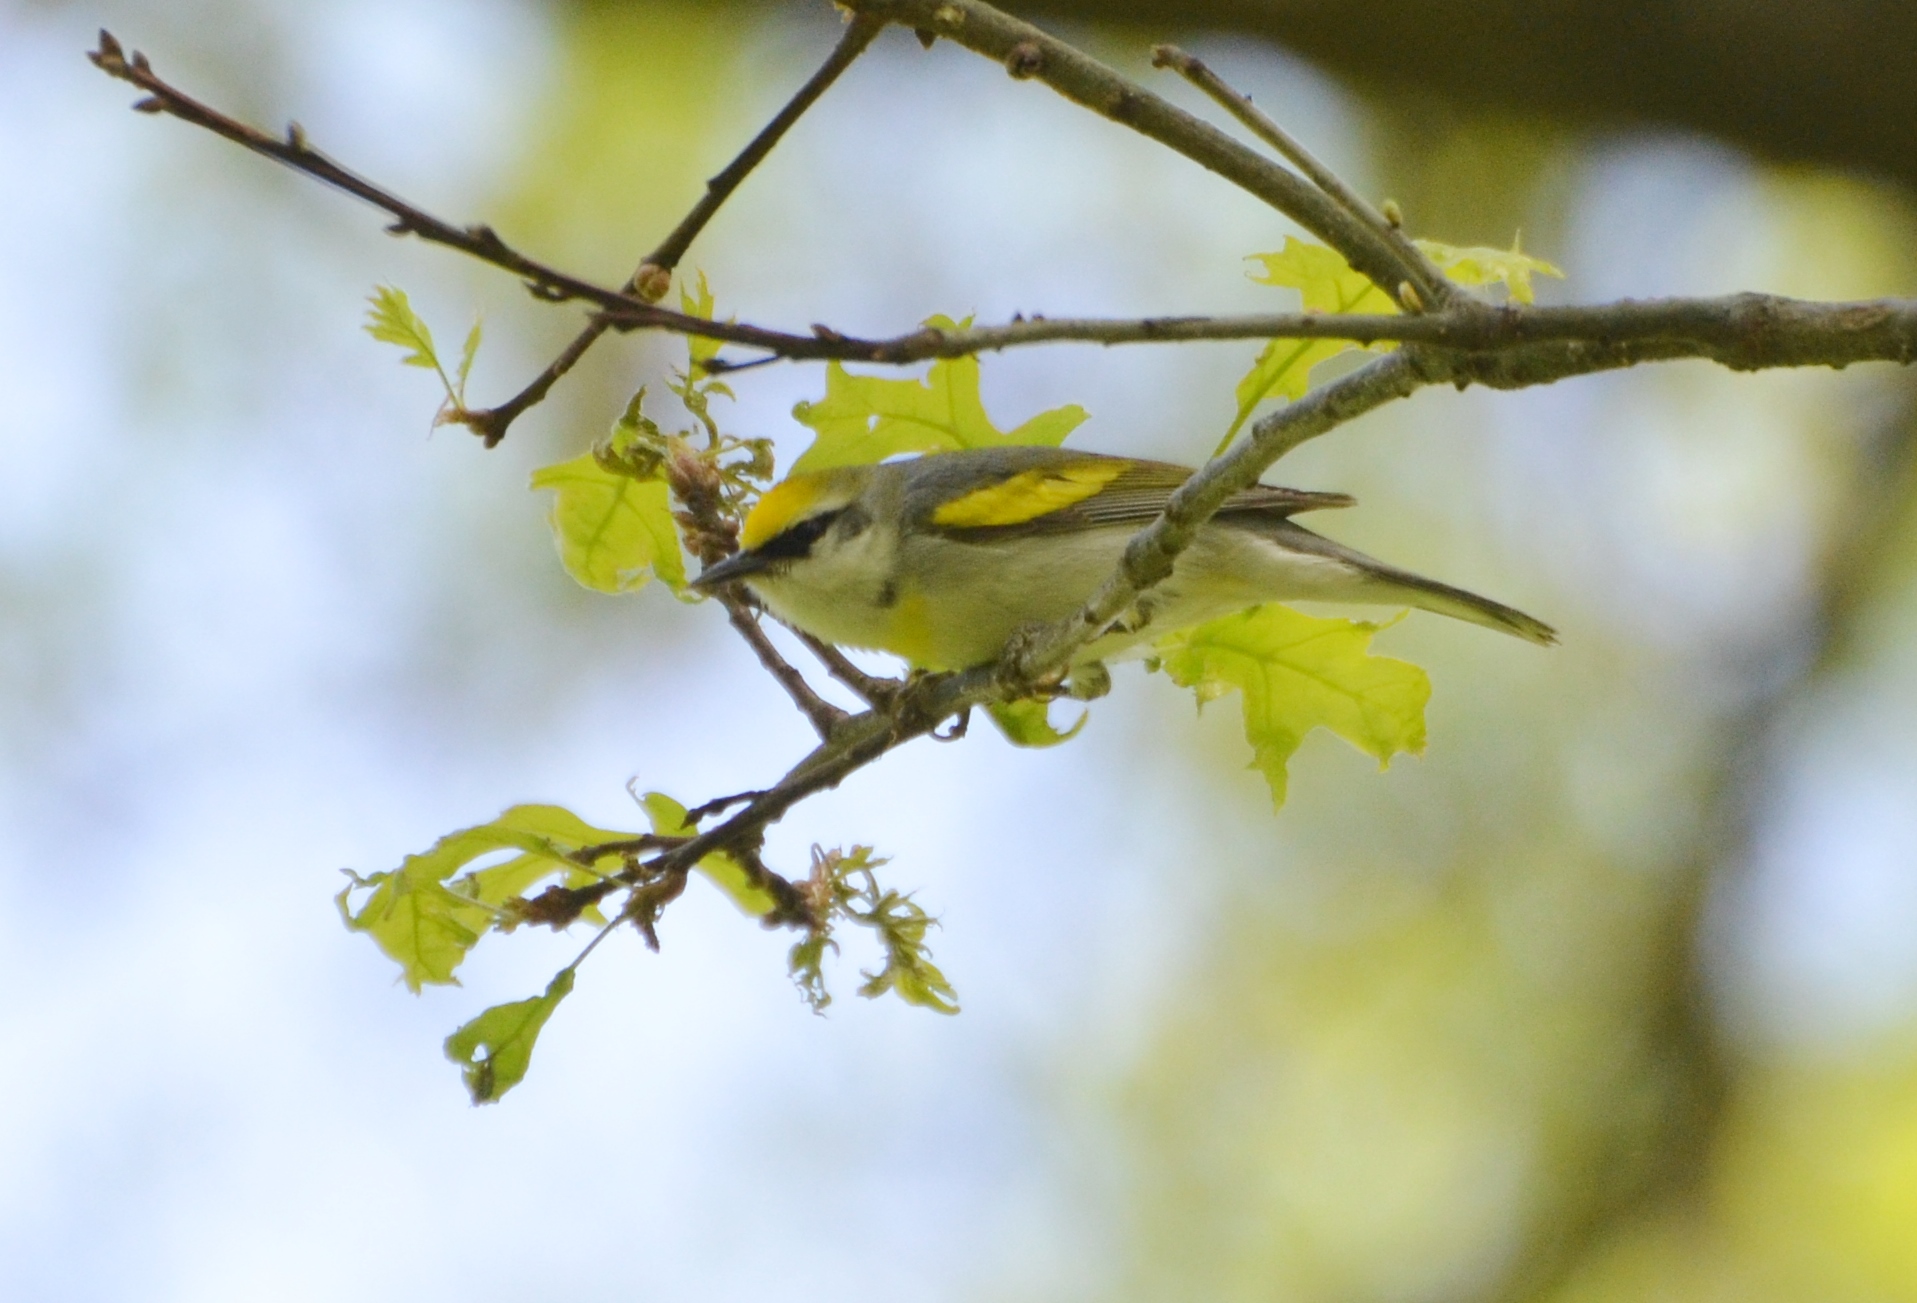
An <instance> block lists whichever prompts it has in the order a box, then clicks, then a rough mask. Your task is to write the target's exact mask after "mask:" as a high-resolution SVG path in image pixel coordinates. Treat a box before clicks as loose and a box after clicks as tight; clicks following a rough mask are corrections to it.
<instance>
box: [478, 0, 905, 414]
mask: <svg viewBox="0 0 1917 1303" xmlns="http://www.w3.org/2000/svg"><path fill="white" fill-rule="evenodd" d="M884 28H885V23H884V22H883V21H881V20H879V19H875V18H867V17H864V16H862V15H861V16H856V17H854V18H853V20H852V23H851V25H850V26H849V27H847V28H846V31H845V35H844V36H842V37H840V38H839V43H838V45H837V46H835V47H834V48H833V50H832V53H831V54H830V55H829V56H827V58H826V61H825V62H824V63H823V64H821V65H820V67H819V70H818V71H817V72H815V73H813V74H812V76H811V77H809V78H807V80H806V83H805V85H803V86H801V87H799V89H798V90H797V92H795V93H794V94H793V96H792V98H791V99H790V100H787V101H786V103H785V107H783V108H781V109H780V110H779V111H778V113H776V114H774V115H773V118H772V120H771V121H770V122H768V123H766V125H765V126H764V127H763V128H761V129H760V131H759V134H758V135H756V136H754V137H753V138H752V140H751V141H750V142H749V143H748V144H747V145H746V147H745V148H744V149H743V150H741V151H739V156H738V157H737V158H735V159H733V160H732V162H730V163H728V164H727V165H726V166H725V168H724V169H723V170H722V171H720V172H719V174H718V175H717V176H714V177H713V178H712V179H711V180H709V181H707V182H706V190H705V193H704V194H703V195H701V196H700V197H699V202H698V203H696V204H694V205H693V207H692V211H691V212H689V213H687V214H686V215H685V217H684V218H683V219H682V220H681V221H680V223H679V225H677V226H676V227H674V228H673V229H672V233H671V234H669V235H667V236H666V238H665V239H664V240H662V241H660V243H659V247H658V248H656V249H654V250H653V251H652V252H651V253H649V254H647V255H646V256H645V258H644V259H642V260H641V261H640V263H639V266H638V267H637V268H636V269H635V270H634V271H633V273H632V277H631V279H629V280H628V281H627V282H626V284H625V291H626V292H627V293H628V294H637V295H639V296H640V297H642V298H645V299H647V300H648V301H653V302H656V301H657V300H658V299H659V298H660V297H661V296H663V295H664V293H665V291H666V286H667V284H668V283H669V282H670V281H671V272H672V270H673V269H674V268H676V267H677V266H678V265H679V260H680V259H681V258H683V257H685V254H686V250H687V249H689V248H691V247H692V242H693V241H694V240H696V239H697V238H698V237H699V233H700V232H701V231H703V230H705V228H706V224H707V223H708V222H710V221H711V220H712V219H713V217H714V216H715V215H716V214H717V213H718V211H719V209H720V207H721V206H722V205H724V203H725V201H726V200H727V199H729V198H731V197H732V192H733V191H735V190H737V189H738V188H739V186H740V185H741V184H742V183H743V182H744V181H745V179H746V177H747V176H749V175H750V174H751V172H752V169H753V168H755V167H757V166H758V165H759V164H760V163H761V162H763V161H764V159H765V157H766V155H768V154H770V153H771V152H772V149H773V147H774V146H775V145H777V144H778V143H779V141H780V140H781V139H783V138H784V136H785V133H786V132H787V131H789V130H791V128H792V125H793V123H795V122H797V121H798V120H799V118H800V117H801V116H802V115H803V114H804V113H805V111H806V110H807V109H809V108H811V107H812V106H813V104H815V103H817V102H818V99H819V97H820V96H821V95H824V94H825V92H826V91H827V90H828V89H829V88H830V87H831V85H832V83H833V82H835V81H837V80H838V79H839V74H840V73H842V72H844V71H845V70H846V69H847V68H849V67H851V66H852V62H853V60H855V59H857V58H858V57H859V56H860V55H861V54H863V53H865V51H866V48H867V47H868V46H870V45H871V44H872V41H873V39H874V38H875V37H877V36H878V34H879V33H880V32H881V31H883V30H884ZM611 324H612V323H611V322H610V321H609V320H608V319H607V318H605V317H595V318H594V319H593V320H592V321H591V322H590V323H588V324H587V326H586V328H585V329H584V330H582V331H580V332H579V334H578V335H576V336H575V337H574V338H573V341H572V342H571V343H570V344H567V345H566V347H565V348H564V349H563V350H561V352H560V354H559V356H558V357H555V358H554V359H553V360H552V361H551V362H550V363H549V364H547V366H546V369H545V370H543V371H541V372H540V373H539V374H538V375H537V376H536V377H534V379H533V381H532V383H531V384H529V385H527V386H526V387H525V388H524V389H521V390H520V391H519V392H518V393H516V394H514V395H513V396H512V397H511V398H509V399H507V400H506V401H505V402H503V403H501V404H500V405H499V406H497V407H490V408H487V409H485V410H484V411H477V412H472V413H470V414H469V419H468V420H467V421H466V424H467V425H468V426H470V427H471V428H472V430H473V431H474V432H475V433H476V434H478V435H480V436H481V437H482V438H483V439H485V441H486V446H487V447H488V448H491V447H493V446H495V445H496V444H498V442H499V441H500V440H501V439H503V438H505V437H506V431H507V429H508V428H509V427H510V426H511V425H512V423H513V422H514V421H516V420H518V419H519V417H520V415H521V414H522V413H524V412H525V411H526V409H527V408H529V407H533V406H535V405H536V404H538V403H541V402H544V401H545V398H546V395H547V394H548V393H549V392H551V390H552V387H553V386H554V385H555V384H557V383H558V382H559V379H560V377H562V376H564V375H565V374H566V373H567V372H568V371H571V370H572V369H573V367H574V366H575V365H577V364H578V362H579V359H580V358H582V357H584V356H585V355H586V351H587V350H588V349H590V348H591V347H592V346H593V345H594V344H596V343H598V342H599V337H600V336H601V335H603V334H605V333H606V331H607V330H608V329H609V328H610V327H611Z"/></svg>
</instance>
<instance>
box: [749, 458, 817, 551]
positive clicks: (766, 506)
mask: <svg viewBox="0 0 1917 1303" xmlns="http://www.w3.org/2000/svg"><path fill="white" fill-rule="evenodd" d="M821 488H822V485H821V483H820V481H819V480H818V479H816V478H815V477H813V476H810V475H799V476H794V477H793V478H791V479H788V480H781V481H780V482H779V483H777V484H774V485H773V486H772V487H771V488H769V489H767V490H766V491H765V495H764V496H763V497H761V498H760V499H759V500H758V501H757V502H755V503H754V504H753V505H752V510H751V511H749V512H747V513H746V518H745V525H744V527H743V528H741V529H740V531H739V543H740V545H741V546H743V547H744V548H745V550H746V551H748V552H750V551H752V550H753V549H754V548H756V547H758V546H759V545H760V544H761V543H764V542H765V541H766V540H768V539H773V538H777V537H778V536H779V535H780V534H783V533H784V532H785V530H786V527H787V526H788V525H790V524H792V523H793V522H794V521H795V520H797V519H799V517H801V516H803V515H804V514H805V513H806V509H807V508H808V507H810V506H811V505H812V504H813V503H815V502H817V501H818V500H819V493H820V491H821Z"/></svg>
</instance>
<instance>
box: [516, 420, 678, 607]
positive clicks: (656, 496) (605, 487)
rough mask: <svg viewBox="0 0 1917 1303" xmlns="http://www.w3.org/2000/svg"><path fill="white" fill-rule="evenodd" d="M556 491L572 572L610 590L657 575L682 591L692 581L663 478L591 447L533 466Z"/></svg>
mask: <svg viewBox="0 0 1917 1303" xmlns="http://www.w3.org/2000/svg"><path fill="white" fill-rule="evenodd" d="M532 487H533V488H534V489H535V490H537V489H550V490H552V492H553V493H554V494H555V495H556V496H555V497H554V498H553V504H552V530H553V536H554V538H555V539H556V540H557V541H558V544H559V559H560V561H561V562H562V563H563V564H564V565H565V567H566V573H567V574H569V575H571V576H572V577H573V578H574V579H576V580H578V581H579V582H580V583H581V584H584V585H585V586H586V587H587V588H591V589H594V590H596V591H598V592H602V593H629V592H632V591H633V590H634V589H637V588H643V587H644V586H645V584H646V581H647V580H649V579H651V578H653V577H654V576H657V577H658V578H660V579H662V580H664V581H665V583H666V585H667V586H668V587H669V588H671V589H672V590H673V591H674V592H680V591H683V590H684V588H685V586H686V562H685V555H684V554H683V553H682V552H681V551H680V549H679V534H678V531H677V529H675V528H674V526H673V523H672V507H671V504H670V502H669V501H668V498H669V494H668V491H667V489H666V483H665V481H664V480H663V479H638V478H635V477H634V476H631V475H626V474H621V473H619V472H617V471H612V470H608V469H606V467H605V466H603V465H601V464H600V462H599V460H598V459H597V458H595V457H594V456H593V454H591V453H584V454H582V455H580V456H578V457H574V458H573V459H572V460H571V461H562V462H560V463H558V464H557V465H554V466H546V467H542V468H541V469H539V470H536V471H534V472H533V477H532Z"/></svg>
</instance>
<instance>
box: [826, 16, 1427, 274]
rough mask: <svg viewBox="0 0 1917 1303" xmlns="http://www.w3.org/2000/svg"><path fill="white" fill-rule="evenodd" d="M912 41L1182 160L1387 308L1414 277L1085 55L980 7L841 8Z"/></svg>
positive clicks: (1282, 175) (1271, 168)
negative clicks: (1316, 245)
mask: <svg viewBox="0 0 1917 1303" xmlns="http://www.w3.org/2000/svg"><path fill="white" fill-rule="evenodd" d="M843 3H844V5H845V7H846V8H848V9H851V10H852V11H853V12H855V13H859V14H870V15H872V16H874V17H878V18H883V19H886V20H887V21H890V22H895V23H899V24H902V25H904V26H906V27H910V28H912V29H913V30H914V31H917V32H921V33H931V34H933V35H937V36H943V37H945V38H946V39H947V40H950V41H952V42H954V43H955V44H958V45H962V46H964V47H965V48H966V49H968V50H971V51H973V52H974V53H976V54H982V55H985V56H986V57H987V58H991V59H997V60H1000V61H1001V62H1003V63H1004V64H1005V69H1006V71H1007V72H1008V73H1010V74H1011V75H1012V76H1013V77H1016V78H1019V79H1020V80H1025V79H1031V80H1035V81H1039V82H1042V83H1044V84H1045V85H1046V86H1049V87H1051V88H1052V89H1053V90H1055V91H1057V92H1058V93H1059V94H1061V95H1063V96H1064V97H1065V98H1066V99H1069V100H1071V101H1072V102H1073V103H1075V104H1080V105H1083V106H1084V107H1085V108H1088V109H1090V110H1091V111H1092V112H1094V113H1096V114H1098V115H1099V116H1100V117H1104V118H1109V119H1110V120H1112V121H1113V122H1116V123H1118V124H1120V125H1121V126H1126V127H1130V128H1131V129H1132V130H1133V131H1136V132H1138V133H1139V134H1140V135H1142V136H1145V137H1147V138H1148V139H1151V140H1155V141H1157V142H1158V143H1159V144H1161V145H1164V146H1166V147H1167V148H1170V149H1172V150H1174V151H1176V152H1177V153H1180V154H1183V155H1184V156H1185V157H1186V158H1189V159H1191V160H1192V161H1193V162H1195V163H1197V164H1198V165H1199V166H1200V167H1203V168H1205V169H1207V170H1208V171H1212V172H1215V173H1217V174H1218V175H1219V176H1222V177H1224V178H1225V179H1226V180H1227V181H1230V182H1232V183H1233V184H1234V185H1236V186H1238V187H1239V188H1240V189H1242V190H1244V191H1246V192H1247V193H1249V194H1251V195H1253V196H1255V197H1257V198H1258V199H1261V200H1263V201H1264V202H1265V203H1266V204H1269V205H1270V206H1271V207H1272V208H1274V209H1276V210H1277V211H1278V212H1280V213H1283V214H1284V215H1285V216H1286V217H1289V218H1291V220H1292V221H1294V222H1297V223H1298V224H1299V225H1300V226H1302V227H1304V228H1305V229H1306V230H1307V231H1310V232H1311V233H1312V234H1313V235H1316V236H1317V237H1318V238H1319V239H1321V240H1323V241H1324V242H1325V243H1326V244H1329V245H1330V246H1331V247H1332V248H1334V249H1336V250H1337V251H1338V252H1339V253H1340V254H1342V255H1344V258H1345V261H1347V262H1349V263H1350V264H1351V265H1352V266H1353V267H1354V268H1356V269H1357V270H1358V271H1359V272H1360V273H1362V274H1363V275H1364V276H1365V277H1366V278H1367V279H1369V280H1371V281H1372V282H1373V283H1374V284H1376V285H1377V286H1378V287H1379V288H1380V289H1382V290H1383V291H1384V292H1385V293H1386V294H1388V295H1390V296H1391V298H1392V299H1393V300H1394V301H1395V300H1396V299H1397V297H1398V286H1399V285H1400V284H1402V283H1403V282H1404V281H1405V280H1407V279H1415V278H1416V275H1417V273H1416V269H1415V268H1414V267H1410V266H1406V265H1405V264H1404V262H1403V260H1402V259H1401V258H1400V257H1399V256H1398V253H1397V250H1396V249H1395V248H1394V247H1393V246H1392V245H1391V244H1389V243H1387V242H1386V241H1384V240H1382V239H1380V238H1379V237H1378V235H1377V234H1376V233H1375V232H1374V231H1372V229H1371V228H1370V227H1368V226H1367V225H1365V223H1363V222H1362V221H1360V220H1358V219H1357V218H1356V217H1354V216H1353V215H1352V214H1351V213H1349V212H1347V211H1346V210H1345V209H1344V208H1343V207H1341V206H1340V205H1339V204H1338V203H1337V202H1336V201H1334V200H1333V199H1332V198H1331V197H1330V196H1328V195H1326V194H1325V193H1324V192H1322V191H1320V190H1318V189H1317V188H1315V187H1313V186H1311V185H1309V184H1307V183H1306V182H1305V181H1303V180H1300V179H1299V177H1298V176H1297V175H1296V174H1295V173H1293V172H1291V171H1290V170H1288V169H1286V168H1284V167H1282V166H1280V165H1279V164H1277V163H1274V162H1272V161H1271V160H1270V159H1268V158H1266V157H1264V156H1263V155H1262V154H1260V153H1258V152H1257V151H1256V150H1253V149H1250V148H1248V147H1247V146H1245V145H1242V144H1240V143H1239V142H1238V141H1236V140H1234V139H1232V138H1231V137H1230V136H1228V135H1226V134H1225V133H1224V132H1222V131H1220V130H1219V129H1218V128H1217V127H1214V126H1212V125H1211V124H1210V123H1208V122H1205V121H1203V120H1202V119H1200V118H1196V117H1193V116H1192V115H1191V114H1189V113H1187V112H1185V111H1184V110H1183V109H1181V108H1178V107H1177V106H1175V105H1173V104H1171V103H1170V102H1169V101H1167V100H1164V99H1161V98H1160V97H1159V96H1157V95H1154V94H1152V93H1151V92H1150V91H1148V90H1146V89H1145V88H1144V87H1143V86H1140V85H1138V84H1137V83H1136V82H1134V81H1132V80H1131V79H1129V78H1127V77H1123V76H1121V75H1120V74H1118V73H1117V72H1115V71H1114V70H1112V69H1111V68H1108V67H1106V66H1105V65H1104V64H1102V63H1100V62H1099V61H1098V60H1096V59H1094V58H1092V57H1091V56H1090V55H1087V54H1084V53H1082V52H1081V51H1079V50H1077V49H1075V48H1073V47H1072V46H1070V45H1067V44H1066V43H1065V42H1063V41H1061V40H1058V39H1057V38H1056V37H1053V36H1050V35H1048V34H1046V33H1045V32H1043V31H1040V30H1039V29H1038V28H1036V27H1033V26H1032V25H1031V24H1030V23H1025V22H1021V21H1019V20H1018V19H1016V18H1014V17H1012V16H1011V15H1010V14H1007V13H1004V12H1002V11H1001V10H998V9H995V8H993V7H992V6H991V5H988V4H984V3H982V2H981V0H843Z"/></svg>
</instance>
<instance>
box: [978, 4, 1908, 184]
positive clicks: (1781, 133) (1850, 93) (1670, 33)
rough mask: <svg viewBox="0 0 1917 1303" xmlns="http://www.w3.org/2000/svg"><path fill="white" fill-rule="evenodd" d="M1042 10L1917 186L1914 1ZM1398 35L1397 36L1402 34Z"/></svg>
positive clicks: (1375, 85)
mask: <svg viewBox="0 0 1917 1303" xmlns="http://www.w3.org/2000/svg"><path fill="white" fill-rule="evenodd" d="M1011 7H1012V8H1014V9H1016V10H1017V11H1018V12H1019V13H1021V14H1026V15H1031V16H1041V15H1044V16H1069V17H1072V18H1077V19H1085V20H1088V21H1097V22H1105V23H1123V24H1127V25H1134V26H1137V25H1143V26H1147V27H1149V28H1150V29H1152V31H1153V32H1154V33H1155V34H1158V35H1161V36H1165V37H1171V36H1186V35H1189V34H1192V33H1197V32H1204V31H1208V30H1212V31H1229V32H1238V33H1242V34H1243V35H1246V36H1253V37H1257V38H1259V39H1260V40H1266V41H1270V42H1272V43H1273V44H1276V45H1280V46H1283V47H1285V48H1286V49H1290V50H1294V51H1296V52H1297V53H1299V54H1301V55H1303V56H1305V57H1306V58H1307V59H1310V60H1311V61H1312V62H1314V63H1317V64H1320V65H1321V66H1323V67H1325V68H1326V69H1328V70H1330V71H1333V72H1337V73H1342V74H1344V75H1346V76H1349V77H1351V78H1352V79H1353V80H1354V81H1356V82H1358V83H1359V84H1360V85H1361V86H1362V87H1364V88H1366V89H1368V90H1369V91H1370V92H1371V93H1373V94H1374V95H1376V96H1377V97H1379V98H1381V99H1395V100H1400V101H1402V100H1404V99H1406V98H1408V96H1407V92H1411V93H1412V94H1421V95H1426V96H1432V97H1438V98H1442V99H1446V100H1450V101H1452V102H1454V103H1457V104H1460V105H1465V106H1477V107H1483V108H1501V109H1507V110H1511V111H1514V112H1518V113H1524V114H1546V115H1551V116H1555V117H1559V118H1562V119H1565V120H1568V121H1571V122H1579V123H1592V124H1596V125H1603V126H1613V127H1615V126H1630V125H1657V126H1664V127H1673V128H1678V129H1683V130H1690V131H1697V132H1702V133H1705V134H1708V135H1713V136H1717V137H1719V138H1721V139H1723V140H1725V141H1728V142H1729V143H1731V144H1733V145H1737V146H1740V147H1742V148H1744V149H1748V150H1750V151H1752V152H1753V153H1756V154H1758V155H1759V156H1761V157H1764V158H1768V159H1775V160H1784V161H1794V162H1809V163H1822V164H1828V165H1832V166H1837V167H1850V168H1859V169H1862V170H1864V171H1868V172H1873V173H1876V174H1878V175H1881V176H1885V177H1889V178H1892V179H1894V180H1897V181H1901V182H1903V183H1904V184H1905V185H1910V186H1917V111H1913V110H1914V108H1917V90H1914V89H1913V88H1917V5H1912V4H1910V3H1909V2H1908V0H1742V2H1741V3H1737V4H1686V3H1680V2H1679V0H1640V2H1639V3H1631V4H1616V3H1612V2H1611V0H1559V2H1558V3H1553V4H1546V5H1541V4H1537V3H1535V2H1532V0H1477V2H1476V3H1474V4H1470V5H1466V6H1459V5H1442V4H1405V3H1402V0H1013V3H1012V6H1011ZM1387 33H1388V35H1386V34H1387Z"/></svg>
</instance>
